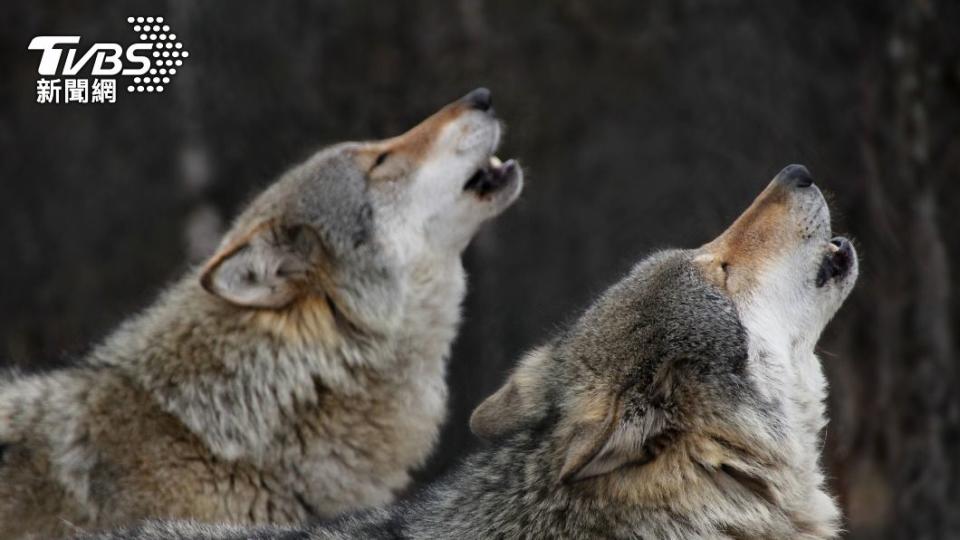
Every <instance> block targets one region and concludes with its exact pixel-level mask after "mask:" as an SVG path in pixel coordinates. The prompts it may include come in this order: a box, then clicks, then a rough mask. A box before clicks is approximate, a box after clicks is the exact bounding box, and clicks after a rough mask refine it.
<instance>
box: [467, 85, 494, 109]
mask: <svg viewBox="0 0 960 540" xmlns="http://www.w3.org/2000/svg"><path fill="white" fill-rule="evenodd" d="M461 100H462V101H463V102H464V103H465V104H466V105H467V106H468V107H470V108H471V109H476V110H478V111H483V112H486V111H489V110H490V109H492V108H493V94H492V93H491V92H490V90H489V89H487V88H483V87H480V88H477V89H476V90H473V91H471V92H470V93H469V94H467V95H465V96H463V98H461Z"/></svg>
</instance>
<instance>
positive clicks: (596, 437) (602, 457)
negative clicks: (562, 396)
mask: <svg viewBox="0 0 960 540" xmlns="http://www.w3.org/2000/svg"><path fill="white" fill-rule="evenodd" d="M674 371H675V370H674V369H673V366H671V365H670V363H669V362H667V363H665V364H664V365H663V366H661V367H660V369H658V370H657V373H656V374H655V375H654V378H653V381H652V382H651V383H650V384H649V385H647V386H646V387H643V388H641V387H639V386H632V387H629V388H627V389H626V390H625V391H624V392H622V393H621V394H620V395H614V394H599V395H595V396H589V397H587V398H586V399H581V400H580V402H579V403H577V404H575V405H574V409H573V410H574V413H573V420H572V429H571V432H572V436H571V440H570V444H569V446H568V447H567V453H566V456H565V460H564V464H563V467H562V468H561V470H560V478H561V480H563V481H571V482H576V481H579V480H585V479H587V478H592V477H595V476H602V475H604V474H607V473H610V472H613V471H615V470H617V469H619V468H620V467H623V466H625V465H629V464H640V463H645V462H647V461H650V460H652V459H653V458H654V457H656V455H657V454H658V453H660V451H661V450H662V447H663V445H664V444H666V443H667V442H669V437H667V435H669V433H670V430H669V426H668V420H669V419H668V416H667V413H666V412H665V411H664V408H663V406H662V405H663V403H665V402H667V401H668V400H669V399H670V397H671V395H672V387H673V385H674V380H675V378H674V377H673V376H672V375H673V374H674Z"/></svg>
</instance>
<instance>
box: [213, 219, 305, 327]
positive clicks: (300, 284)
mask: <svg viewBox="0 0 960 540" xmlns="http://www.w3.org/2000/svg"><path fill="white" fill-rule="evenodd" d="M320 249H321V245H320V239H319V238H318V237H317V235H316V233H315V232H313V231H312V230H311V229H310V228H309V227H305V226H302V227H280V226H276V225H274V224H272V223H264V224H261V225H260V226H258V227H255V228H254V229H253V230H252V231H251V232H249V233H247V234H246V235H244V236H242V237H240V238H239V239H238V240H236V241H234V242H230V243H228V244H227V245H225V246H223V247H222V248H221V249H220V250H219V251H218V252H217V253H216V254H215V255H214V256H213V257H212V258H211V259H210V261H209V262H208V263H207V264H206V266H205V267H204V268H203V271H202V273H201V277H200V283H201V285H203V288H204V289H206V290H207V291H208V292H210V293H211V294H214V295H216V296H219V297H220V298H223V299H224V300H226V301H228V302H230V303H232V304H236V305H238V306H243V307H256V308H270V309H278V308H282V307H284V306H286V305H288V304H289V303H290V302H292V301H293V300H294V299H295V298H296V297H297V296H299V295H300V294H301V292H302V291H303V289H304V285H305V282H306V278H307V277H308V275H309V274H310V272H311V270H312V268H313V267H314V265H315V263H314V261H315V259H316V257H317V254H318V252H319V251H320Z"/></svg>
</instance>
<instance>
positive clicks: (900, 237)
mask: <svg viewBox="0 0 960 540" xmlns="http://www.w3.org/2000/svg"><path fill="white" fill-rule="evenodd" d="M130 15H162V16H164V17H166V19H167V21H169V24H170V25H171V26H172V27H173V29H174V31H175V32H177V33H178V34H179V36H180V39H181V41H183V42H184V44H185V47H186V48H187V49H189V50H190V51H191V58H190V60H189V62H187V63H186V65H185V66H183V68H182V73H181V74H180V75H178V77H177V78H176V79H175V80H174V82H173V83H172V84H171V85H169V87H168V89H167V91H166V92H164V93H163V94H160V95H157V94H152V95H148V94H127V93H126V92H125V91H121V92H120V94H119V95H118V103H117V104H115V105H107V106H103V105H100V106H94V105H39V104H37V103H36V102H35V101H36V89H35V87H36V79H37V78H38V75H37V72H36V70H37V64H38V61H39V55H38V54H37V53H36V52H33V51H27V44H28V43H29V41H30V39H31V38H32V37H33V36H35V35H41V34H42V35H52V34H79V35H81V36H83V41H82V43H87V44H89V43H92V42H94V41H108V42H120V43H127V42H132V41H133V39H134V36H133V35H132V34H131V30H130V28H129V26H128V25H127V24H126V22H125V19H126V17H127V16H130ZM958 30H960V3H957V2H952V1H947V0H912V1H911V0H904V1H899V2H898V1H891V0H876V1H867V0H860V1H849V2H833V1H822V0H807V1H800V0H796V1H782V2H763V1H759V0H754V1H746V0H649V1H634V0H624V1H609V2H588V1H586V0H557V1H525V2H515V1H508V0H456V1H448V2H429V1H426V0H407V1H403V2H385V1H380V0H325V1H316V2H308V1H291V2H283V3H266V2H255V1H252V0H234V1H226V0H219V1H208V2H189V1H187V0H170V1H167V2H152V3H147V2H121V1H119V0H111V1H107V2H91V1H76V0H70V1H67V0H35V1H30V2H27V1H17V2H4V3H3V4H2V5H0V61H2V62H0V66H2V76H0V238H2V241H3V248H2V251H0V365H3V366H10V367H17V368H19V369H23V370H40V369H47V368H50V367H53V366H58V365H64V364H68V363H70V362H72V361H74V359H76V358H78V357H79V356H81V355H82V354H83V353H84V351H85V350H87V348H88V347H89V346H90V344H91V343H92V342H94V341H96V340H97V339H99V338H100V337H102V336H103V335H104V334H105V333H106V332H108V331H109V330H110V329H111V328H112V327H113V326H114V325H115V324H117V322H118V321H120V320H121V319H122V318H123V317H125V316H126V315H128V314H129V313H131V312H132V311H134V310H137V309H138V308H141V307H143V306H145V305H146V304H148V303H149V302H150V301H151V299H152V298H153V297H154V296H155V295H156V294H157V292H158V291H159V290H160V289H161V288H162V287H163V286H164V284H165V283H167V282H169V281H170V280H172V279H173V278H175V277H176V276H177V275H178V274H179V273H181V272H182V271H183V270H184V269H185V268H186V266H187V265H188V264H189V263H191V262H196V261H199V260H201V259H202V258H203V257H204V256H205V255H207V254H208V253H209V252H210V250H211V249H212V246H213V245H214V243H215V242H216V241H217V235H218V234H219V233H220V232H221V230H222V228H223V226H224V224H225V223H227V222H228V221H229V219H230V218H231V216H232V215H233V214H234V213H235V211H236V210H237V209H238V207H239V206H240V205H242V204H243V202H244V201H245V200H247V199H248V198H249V197H250V196H252V195H253V194H254V193H256V191H257V190H258V189H259V188H260V187H262V186H264V185H265V184H267V183H268V182H269V181H270V180H271V178H273V177H274V176H275V175H276V174H278V173H279V172H280V171H282V170H283V169H284V168H286V167H288V166H290V165H291V164H293V163H294V162H295V161H297V160H299V159H301V158H303V157H305V156H307V155H308V154H309V153H310V152H311V151H312V150H314V149H316V148H317V147H319V146H321V145H323V144H325V143H329V142H335V141H339V140H343V139H353V138H379V137H384V136H388V135H393V134H396V133H398V132H400V131H402V130H404V129H405V128H407V127H409V126H410V125H412V124H414V123H416V122H417V121H418V120H419V119H420V118H421V117H423V116H424V115H426V114H428V113H430V112H432V111H433V110H435V109H436V108H437V107H438V106H440V105H442V104H444V103H446V102H447V101H450V100H451V99H453V98H455V97H457V96H459V95H461V94H463V93H465V92H466V91H468V90H470V89H471V88H473V87H476V86H479V85H486V86H489V87H490V88H492V89H493V90H494V96H495V102H496V108H497V110H498V112H499V114H500V115H501V116H502V117H503V118H505V119H506V120H507V121H508V122H509V126H510V129H509V133H508V137H507V139H506V142H505V145H504V148H503V150H502V151H501V152H500V154H501V155H502V156H504V157H507V156H519V157H520V159H521V160H522V162H523V164H524V165H525V167H526V169H527V172H528V179H529V184H528V189H527V191H526V193H525V194H524V196H523V198H522V199H521V200H520V202H519V204H518V205H517V206H515V207H514V208H513V209H511V210H510V211H509V212H508V213H507V214H506V215H504V216H503V217H502V218H501V219H500V220H499V221H498V222H496V223H494V224H491V225H489V226H488V227H486V228H485V229H484V230H483V231H482V233H481V234H480V235H479V237H478V238H477V239H476V241H475V242H474V243H473V245H472V246H471V248H470V249H469V251H468V252H467V254H466V264H467V267H468V270H469V271H470V274H471V278H470V294H469V297H468V299H467V301H466V305H465V317H464V323H463V327H462V332H461V335H460V338H459V340H458V342H457V344H456V348H455V352H454V355H453V358H452V363H451V367H450V382H451V384H452V402H451V414H450V421H449V423H448V425H447V427H446V430H445V432H444V436H443V441H442V444H441V446H440V448H439V449H438V450H437V452H436V454H435V456H434V458H433V460H432V461H431V463H430V465H429V466H428V467H427V469H426V470H425V471H423V472H422V473H421V475H420V477H421V479H422V480H424V481H425V480H428V479H430V478H433V477H434V476H436V475H437V474H441V473H442V472H443V471H444V470H446V469H447V468H448V467H450V466H451V465H452V464H454V463H456V461H457V460H458V458H459V457H460V456H462V455H463V454H464V452H466V451H468V450H469V449H470V448H472V447H474V446H475V445H476V444H477V441H476V440H474V438H473V437H472V436H471V435H470V433H469V431H468V429H467V425H466V418H467V417H468V415H469V413H470V411H471V410H472V408H473V407H474V406H475V405H476V404H477V403H478V402H479V401H480V400H481V399H482V398H483V397H484V396H486V395H487V394H489V393H490V392H492V391H493V389H495V387H497V385H498V384H499V382H500V381H501V380H502V378H503V376H504V374H505V372H506V371H507V370H508V369H509V368H510V366H511V365H512V364H513V362H514V361H515V359H517V358H518V356H519V355H520V354H521V352H522V351H523V350H525V349H527V348H529V347H531V346H533V345H536V344H538V343H539V342H540V341H542V340H544V339H546V338H547V336H549V335H550V334H551V333H552V332H553V331H554V329H556V328H557V327H558V325H560V324H563V323H564V321H568V320H570V319H571V318H573V317H575V316H576V315H577V313H578V312H579V310H581V309H582V308H583V307H584V306H585V305H586V304H587V302H589V300H590V299H591V298H592V297H593V296H594V295H596V294H597V293H598V292H600V291H602V290H603V289H604V288H605V287H606V286H607V285H608V284H610V283H612V282H613V281H614V280H616V279H617V278H618V277H619V276H620V275H622V274H623V273H624V272H626V271H627V269H628V268H629V267H630V265H631V263H632V262H634V261H635V260H637V259H638V258H639V257H640V256H642V255H643V254H645V253H647V252H649V251H651V250H653V249H656V248H658V247H665V246H691V247H692V246H696V245H699V244H701V243H703V242H705V241H706V240H708V239H710V238H712V237H713V236H714V235H716V234H717V233H718V232H719V231H720V230H722V228H723V227H724V226H725V225H726V224H728V223H729V222H730V221H731V220H732V219H733V218H734V217H735V216H736V215H737V214H738V213H739V212H740V211H741V210H742V209H743V208H745V206H746V205H747V204H748V203H749V202H750V201H751V200H752V198H753V196H754V195H756V193H758V192H759V191H760V189H761V188H762V187H763V186H764V185H765V183H766V182H767V181H768V180H769V179H770V178H771V177H772V176H773V175H774V174H775V173H776V172H777V171H778V170H779V169H780V168H781V167H783V166H784V165H786V164H788V163H794V162H799V163H804V164H806V165H808V166H809V167H810V169H811V170H812V171H813V172H814V175H815V177H816V178H817V179H818V182H819V184H820V185H821V186H822V187H823V188H824V189H825V191H828V192H829V193H830V194H832V196H831V198H832V202H833V207H834V208H835V221H836V228H837V230H839V231H843V232H849V233H850V234H851V235H852V236H853V237H854V238H855V240H856V242H857V244H858V247H859V249H860V252H861V255H862V268H863V273H862V277H861V281H860V283H859V285H858V287H857V289H856V290H855V292H854V293H853V295H852V297H851V299H850V300H849V302H848V304H847V305H846V306H845V307H844V309H843V310H842V311H841V312H840V313H839V315H838V316H837V318H836V321H835V322H834V323H833V324H832V325H831V326H830V328H829V329H828V331H827V334H826V336H825V337H824V339H823V340H822V343H821V354H822V358H823V360H824V365H825V369H826V371H827V373H828V375H829V378H830V381H831V384H832V391H831V397H830V411H831V417H832V421H831V423H830V425H829V427H828V429H827V433H826V462H827V465H828V466H829V468H830V471H831V484H832V486H833V489H834V491H835V492H836V493H838V494H839V497H840V499H841V501H842V503H843V506H844V509H845V515H846V517H847V520H848V522H847V524H846V526H847V529H848V531H849V534H848V537H849V538H911V539H918V538H948V537H957V536H958V535H960V397H958V394H957V389H958V387H960V385H958V382H960V370H958V367H960V366H958V361H957V349H958V346H960V343H958V339H957V332H956V330H957V312H956V309H957V292H956V289H955V288H954V287H953V284H955V283H957V275H958V270H960V220H958V219H957V217H958V214H960V186H958V184H957V181H958V180H960V142H958V139H957V134H958V133H960V131H958V130H960V32H958Z"/></svg>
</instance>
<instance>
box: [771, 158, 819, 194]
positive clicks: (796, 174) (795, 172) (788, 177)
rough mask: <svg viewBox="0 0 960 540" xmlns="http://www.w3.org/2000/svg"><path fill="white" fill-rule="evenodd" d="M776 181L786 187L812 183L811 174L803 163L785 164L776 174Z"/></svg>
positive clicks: (806, 185)
mask: <svg viewBox="0 0 960 540" xmlns="http://www.w3.org/2000/svg"><path fill="white" fill-rule="evenodd" d="M777 182H778V183H780V184H782V185H784V186H786V187H795V188H807V187H810V186H812V185H813V175H811V174H810V171H809V170H808V169H807V168H806V167H804V166H803V165H797V164H794V165H787V166H786V167H784V168H783V170H782V171H780V173H779V174H777Z"/></svg>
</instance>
